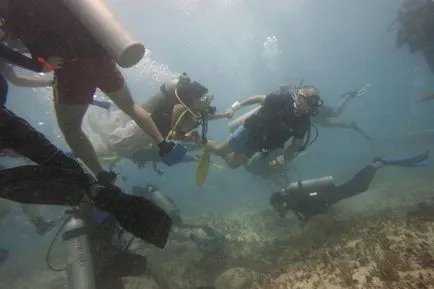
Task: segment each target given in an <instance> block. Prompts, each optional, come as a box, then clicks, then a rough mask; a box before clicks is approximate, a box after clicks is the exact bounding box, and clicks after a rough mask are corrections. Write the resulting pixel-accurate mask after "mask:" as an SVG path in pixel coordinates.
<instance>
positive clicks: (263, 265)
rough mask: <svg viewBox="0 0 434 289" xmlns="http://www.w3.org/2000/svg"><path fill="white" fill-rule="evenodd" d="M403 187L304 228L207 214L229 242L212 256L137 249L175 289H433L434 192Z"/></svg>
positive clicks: (58, 279)
mask: <svg viewBox="0 0 434 289" xmlns="http://www.w3.org/2000/svg"><path fill="white" fill-rule="evenodd" d="M400 189H402V190H404V191H406V193H405V194H401V195H400V194H398V193H396V190H397V188H394V189H393V191H394V192H393V194H391V190H392V189H391V188H390V187H388V188H386V187H384V186H377V187H376V189H374V191H375V192H370V193H371V194H379V195H380V198H377V199H376V200H375V206H374V205H372V204H370V205H369V206H368V209H359V210H351V205H348V204H346V203H345V202H344V204H339V205H338V206H337V207H336V208H334V209H333V210H332V211H331V212H329V213H328V214H326V215H322V216H318V217H315V218H314V219H313V220H311V221H310V222H309V223H307V224H301V223H300V222H299V221H297V219H296V218H295V217H289V218H286V219H280V218H279V217H277V216H276V215H275V214H274V212H272V211H271V210H257V209H256V210H255V209H252V208H238V210H236V211H233V212H224V213H222V212H220V213H215V214H207V215H204V216H203V217H201V218H200V220H201V222H205V223H208V224H210V225H211V226H212V227H214V228H215V229H217V230H219V231H221V232H222V233H223V234H224V235H225V237H226V243H225V246H224V247H223V248H222V249H221V250H219V251H218V252H215V253H213V254H202V253H200V252H198V251H197V250H196V249H195V247H194V245H193V244H192V243H191V242H177V241H171V242H169V244H168V246H167V247H166V248H165V249H164V250H154V249H150V248H149V247H147V246H144V245H143V244H141V243H137V244H135V246H134V247H135V248H134V249H135V250H136V251H137V252H138V253H142V254H146V255H147V256H148V259H149V260H150V262H151V264H156V265H157V266H156V267H158V269H159V270H160V271H161V272H163V273H164V275H165V276H166V277H167V279H168V281H169V282H170V284H171V287H172V288H176V289H178V288H180V289H192V288H196V287H198V286H205V285H214V286H215V287H216V288H217V289H323V288H324V289H341V288H351V289H376V288H391V289H401V288H402V289H403V288H414V289H425V288H434V192H433V190H432V189H431V186H421V185H420V183H418V185H417V186H415V185H411V184H408V186H407V187H401V188H400ZM409 189H411V190H413V192H412V193H411V198H409V194H408V190H409ZM391 195H392V196H393V197H391ZM186 221H191V222H198V218H195V219H190V220H189V219H188V218H187V220H186ZM41 266H42V265H41ZM40 268H45V267H40ZM1 282H3V284H2V283H1ZM124 284H125V288H126V289H133V288H137V289H139V288H149V289H151V288H157V286H156V284H155V283H154V282H153V281H152V279H150V278H148V277H140V278H139V277H127V278H125V279H124ZM0 288H8V289H39V288H41V289H42V288H43V289H60V288H66V285H65V277H64V273H54V272H50V271H48V270H45V269H42V270H41V269H39V270H35V271H34V272H32V273H30V274H26V275H24V276H23V277H21V278H19V279H17V280H9V281H8V282H5V280H4V278H1V280H0Z"/></svg>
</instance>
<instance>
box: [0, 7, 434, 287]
mask: <svg viewBox="0 0 434 289" xmlns="http://www.w3.org/2000/svg"><path fill="white" fill-rule="evenodd" d="M0 17H1V19H2V21H1V33H2V34H3V37H2V42H1V44H0V57H1V61H2V63H3V65H2V66H3V69H2V71H1V72H0V73H1V75H0V85H1V87H0V93H1V96H0V104H1V108H0V150H1V151H2V153H3V154H4V155H8V156H11V155H18V156H21V157H24V158H27V159H29V160H31V161H32V162H34V163H35V164H31V165H23V166H18V167H12V168H4V169H1V170H0V198H2V199H4V202H7V201H6V200H10V201H15V202H19V203H22V204H24V206H27V205H60V206H69V207H72V209H70V210H68V211H67V212H66V217H65V218H64V220H65V221H64V224H63V226H62V230H63V231H64V233H63V235H62V238H63V240H64V241H65V242H66V244H67V247H68V255H69V258H68V263H67V274H68V282H69V288H71V289H78V288H80V289H94V288H122V286H123V285H122V282H121V279H120V278H121V277H123V276H134V275H141V274H144V273H150V274H152V275H153V276H154V279H155V280H156V282H157V284H158V285H159V287H160V288H170V285H169V282H168V281H167V280H166V279H165V278H164V276H163V275H162V274H160V272H159V270H158V269H156V267H153V266H151V265H150V264H148V263H147V260H146V258H145V257H143V256H140V255H137V254H135V253H133V252H131V251H130V250H129V247H130V245H131V240H126V236H127V234H125V232H128V233H130V234H132V235H133V236H134V237H136V238H140V239H142V240H143V241H145V242H147V243H150V244H153V245H154V246H156V247H158V248H164V247H165V246H166V244H167V242H168V240H169V239H170V240H173V241H176V240H191V241H193V242H194V244H195V245H196V247H197V248H198V250H200V251H201V252H203V253H215V252H219V250H220V249H221V248H222V246H223V245H224V236H223V235H222V234H220V233H219V232H217V231H216V230H214V229H212V228H211V227H210V226H207V225H194V224H185V223H184V222H183V221H182V218H181V216H180V211H179V209H178V208H177V207H176V205H175V204H174V203H173V201H172V200H170V199H169V198H168V197H167V196H165V195H164V194H163V193H162V192H161V191H159V190H158V189H157V188H156V187H155V186H152V185H148V186H146V187H139V186H138V187H135V188H134V189H133V192H132V194H126V193H124V192H123V191H122V190H121V189H120V188H119V187H117V186H116V185H115V184H114V183H115V182H116V173H114V172H112V171H105V170H104V169H103V168H102V166H101V164H100V162H99V161H98V157H101V156H104V155H105V153H99V152H98V151H96V150H95V149H94V148H93V147H92V144H91V142H90V141H89V140H88V138H87V136H86V135H85V134H84V132H83V130H82V128H81V123H82V119H83V117H84V114H85V112H86V111H87V108H88V106H89V105H91V104H92V105H96V106H100V107H103V108H107V107H108V106H111V105H113V104H112V103H107V102H101V101H95V100H93V95H94V93H95V91H96V89H97V88H99V89H100V90H101V91H103V92H104V93H105V94H106V95H107V96H108V97H109V98H110V99H111V100H112V102H113V103H114V104H116V105H117V106H118V107H119V109H120V110H122V111H123V112H124V113H125V114H126V115H128V116H129V117H130V118H131V119H132V121H131V122H130V123H128V124H127V126H125V127H123V128H119V129H120V130H119V131H116V130H115V131H114V134H113V135H109V136H108V137H107V138H106V139H107V141H108V142H109V143H108V146H107V147H108V151H109V152H110V153H109V155H110V154H111V153H113V152H114V153H115V154H116V155H118V156H120V157H122V158H129V159H131V160H132V161H133V162H135V163H136V164H138V165H139V166H142V165H144V164H145V163H146V162H154V163H155V162H158V161H161V162H163V163H164V164H166V165H168V166H173V165H175V164H177V163H180V162H183V161H192V160H194V161H198V170H197V173H196V179H197V182H198V183H203V182H204V180H205V179H206V175H207V169H208V166H209V162H210V156H211V155H212V154H215V155H217V156H219V157H221V158H222V159H223V160H224V161H225V162H226V164H227V165H228V166H229V167H230V168H234V169H235V168H238V167H240V166H245V167H246V168H248V167H249V165H250V164H251V162H252V160H254V159H261V160H262V159H264V157H266V156H267V155H269V154H270V153H272V152H274V151H277V150H280V149H282V148H283V147H284V146H285V143H286V142H288V141H289V140H290V141H291V143H290V144H289V146H288V147H287V148H286V149H285V150H284V151H283V153H282V154H279V155H278V156H277V157H276V158H275V159H273V166H277V167H280V168H284V167H285V164H286V163H289V162H291V160H292V159H293V158H294V156H296V154H297V153H298V152H300V151H302V150H304V149H306V148H307V146H308V145H309V144H310V143H311V142H312V141H311V140H310V135H311V133H310V131H311V127H312V122H315V121H316V122H317V123H318V124H319V125H324V126H332V127H340V128H348V129H352V130H354V131H356V132H358V133H360V134H361V135H363V136H364V137H366V138H369V137H368V136H367V135H366V134H365V133H364V132H363V131H362V130H361V129H360V128H359V127H358V126H357V125H356V124H354V123H338V122H333V121H332V120H331V118H334V117H337V116H338V115H339V114H340V112H341V111H342V109H343V107H344V105H345V103H346V102H347V101H348V100H349V99H350V98H352V97H355V96H361V95H363V94H364V93H365V92H366V91H367V88H368V86H365V87H364V88H362V89H360V90H356V91H351V92H349V93H346V94H345V95H344V96H343V99H342V102H341V103H340V104H339V106H338V108H337V109H332V108H329V107H325V106H324V105H323V101H322V99H321V97H320V95H319V91H318V89H317V88H315V87H314V86H311V85H300V86H297V87H281V88H280V89H279V90H278V91H276V92H273V93H270V94H267V95H256V96H252V97H249V98H246V99H245V100H242V101H236V102H235V103H233V104H232V105H231V107H230V108H229V109H227V110H226V111H225V112H217V111H216V109H215V107H213V106H212V105H211V104H212V100H213V95H212V94H211V93H210V92H209V91H208V89H207V88H206V87H204V86H203V85H201V84H200V83H198V82H196V81H192V80H191V79H190V78H189V77H188V76H187V75H186V74H182V75H180V77H179V78H177V79H174V80H172V81H169V82H167V83H165V84H163V85H162V86H161V88H160V90H159V91H158V92H157V93H156V94H155V95H154V97H151V98H150V99H149V100H148V101H147V102H146V103H145V104H144V105H141V106H139V105H136V104H135V103H134V101H133V99H132V97H131V94H130V91H129V89H128V87H127V84H126V82H125V81H124V79H123V77H122V74H121V72H120V71H119V69H118V67H117V65H119V66H121V67H130V66H133V65H134V64H136V63H137V62H138V61H140V59H141V58H142V57H143V55H144V47H143V46H142V45H141V44H139V43H138V42H136V41H134V39H132V37H131V36H130V35H129V34H128V32H126V31H125V30H124V29H123V28H122V27H121V25H120V24H119V23H118V22H116V21H113V23H110V22H107V21H104V19H114V17H113V15H112V14H111V12H110V11H109V10H108V8H107V7H106V6H105V4H104V3H103V2H102V1H95V0H77V1H66V0H65V1H59V0H13V1H9V0H0ZM53 23H56V25H52V24H53ZM26 54H29V55H30V57H28V56H27V55H26ZM14 66H17V67H21V68H24V69H28V70H31V71H34V72H38V73H39V72H53V74H54V80H47V79H42V78H39V77H37V78H34V79H33V78H29V77H20V76H18V75H16V74H15V73H14V72H13V67H14ZM8 82H11V83H13V84H16V85H20V86H29V87H31V86H33V87H41V86H52V87H53V101H54V108H55V111H56V116H57V120H58V124H59V127H60V129H61V131H62V133H63V135H64V137H65V140H66V142H67V144H68V146H69V147H70V148H71V150H72V153H68V152H64V151H62V150H60V149H58V148H57V147H56V146H55V145H53V144H52V143H51V142H50V141H49V140H48V139H47V138H46V137H45V136H44V135H43V134H41V133H40V132H38V131H37V130H36V129H35V128H33V127H32V126H31V125H30V124H29V123H28V122H27V121H26V120H24V119H23V118H21V117H19V116H17V115H16V114H15V113H13V112H12V111H11V110H9V109H8V108H7V106H6V104H7V96H8ZM254 104H258V105H259V106H258V108H255V109H254V110H253V111H251V112H250V113H248V114H247V115H245V116H243V117H241V118H240V119H238V120H236V121H234V125H233V126H232V133H231V134H230V136H229V137H228V139H227V140H225V141H224V142H222V143H217V142H215V141H213V140H211V139H208V138H207V128H208V126H207V124H208V121H209V120H213V119H218V118H232V117H233V115H234V114H235V113H236V112H237V111H238V110H239V109H240V108H241V107H244V106H249V105H254ZM131 126H133V129H131ZM200 126H201V127H202V130H201V131H200V132H198V131H197V130H196V129H197V128H198V127H200ZM122 129H127V130H128V132H130V133H128V134H127V136H128V137H122V136H124V135H125V134H123V133H122V131H121V130H122ZM131 132H132V133H131ZM119 136H121V137H119ZM194 149H203V153H202V154H201V155H200V156H199V159H196V157H191V156H188V154H187V151H188V150H194ZM258 156H259V157H258ZM428 156H429V151H426V152H423V153H421V154H417V155H414V156H409V157H401V158H394V159H393V158H375V159H374V160H373V161H372V163H371V164H370V165H368V166H367V167H365V168H363V169H362V170H361V171H360V172H358V173H357V174H356V175H355V176H354V178H353V179H352V180H350V181H349V182H347V183H345V184H343V185H340V186H335V185H334V183H333V178H332V177H324V178H319V179H312V180H306V181H297V182H294V183H291V184H289V185H288V186H285V188H284V189H282V191H279V192H276V193H273V194H272V196H271V198H270V201H271V204H272V206H273V207H274V208H275V210H276V211H277V212H278V213H279V215H281V216H284V215H285V214H286V213H287V212H289V211H291V210H292V211H293V212H295V213H296V214H297V216H299V218H300V219H302V220H308V219H310V218H311V217H312V216H314V215H316V214H319V213H325V212H326V211H327V209H328V208H329V207H330V206H333V205H334V204H336V203H337V202H339V201H340V200H342V199H345V198H349V197H352V196H354V195H356V194H359V193H362V192H364V191H366V190H367V189H368V188H369V185H370V183H371V181H372V179H373V177H374V176H375V173H376V172H377V170H378V168H380V167H382V166H384V165H398V166H407V167H420V166H425V165H427V163H428ZM265 167H266V168H267V169H266V170H265V171H267V172H268V171H269V168H270V167H269V166H268V163H267V164H266V166H265ZM2 202H3V201H2ZM5 207H6V209H5V210H4V212H5V213H4V214H6V213H7V211H8V209H7V207H8V206H7V205H5ZM24 211H28V210H26V209H24ZM28 216H29V218H30V220H31V221H32V222H33V223H34V224H35V226H36V229H37V231H38V232H39V233H40V234H41V235H43V234H45V233H46V232H48V231H50V230H51V229H52V228H53V226H54V223H53V222H50V221H45V220H44V218H43V217H41V216H40V214H39V213H38V212H37V211H36V212H33V213H32V214H30V213H29V214H28ZM183 230H190V231H192V230H203V233H204V234H194V233H188V234H186V233H185V232H183ZM7 256H8V252H7V250H5V249H2V250H1V251H0V259H3V261H5V260H6V259H7ZM0 263H1V260H0ZM50 267H51V266H50ZM204 288H205V287H204ZM206 288H208V287H206Z"/></svg>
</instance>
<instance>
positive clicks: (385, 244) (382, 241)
mask: <svg viewBox="0 0 434 289" xmlns="http://www.w3.org/2000/svg"><path fill="white" fill-rule="evenodd" d="M377 244H378V246H379V247H380V248H381V249H383V250H385V251H387V250H390V246H391V245H392V241H390V239H389V238H388V237H387V236H385V235H382V236H379V237H378V238H377Z"/></svg>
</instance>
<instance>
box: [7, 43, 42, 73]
mask: <svg viewBox="0 0 434 289" xmlns="http://www.w3.org/2000/svg"><path fill="white" fill-rule="evenodd" d="M0 57H1V58H3V59H4V60H5V61H7V62H10V63H12V64H14V65H18V66H20V67H22V68H25V69H28V70H32V71H34V72H42V71H43V70H44V64H43V63H40V62H38V61H36V60H34V59H32V58H29V57H27V56H24V55H22V54H21V53H19V52H16V51H15V50H13V49H10V48H9V47H7V46H6V45H4V44H0Z"/></svg>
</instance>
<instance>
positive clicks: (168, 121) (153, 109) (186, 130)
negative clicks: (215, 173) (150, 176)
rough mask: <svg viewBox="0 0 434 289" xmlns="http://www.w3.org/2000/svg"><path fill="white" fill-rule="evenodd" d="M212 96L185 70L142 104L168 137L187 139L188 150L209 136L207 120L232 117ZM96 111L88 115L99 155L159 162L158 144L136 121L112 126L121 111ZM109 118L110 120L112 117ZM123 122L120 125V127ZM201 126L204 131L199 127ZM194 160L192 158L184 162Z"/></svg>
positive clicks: (162, 132)
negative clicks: (222, 111)
mask: <svg viewBox="0 0 434 289" xmlns="http://www.w3.org/2000/svg"><path fill="white" fill-rule="evenodd" d="M212 101H213V95H212V94H211V93H210V92H209V91H208V89H207V88H206V87H204V86H202V85H201V84H200V83H198V82H196V81H191V80H190V78H189V77H188V76H187V74H186V73H183V74H181V75H180V76H179V78H176V79H173V80H171V81H169V82H166V83H164V84H163V85H161V87H160V91H158V92H156V93H155V94H154V95H153V96H152V97H151V98H149V99H148V100H147V101H146V102H145V103H143V104H141V107H142V108H143V109H145V110H146V111H148V112H149V113H150V114H151V118H152V120H153V121H154V122H155V124H156V126H157V128H158V130H159V131H160V133H161V135H162V136H163V137H165V138H167V139H172V140H177V141H182V142H186V146H189V149H187V150H191V148H192V147H193V148H195V149H198V148H199V146H200V144H201V143H202V142H204V140H205V139H206V134H207V129H208V121H209V120H215V119H220V118H230V117H231V116H232V114H231V113H230V111H227V112H224V113H220V112H216V108H215V107H213V106H211V102H212ZM98 115H100V116H102V115H101V114H98V113H97V112H96V111H95V113H94V114H92V113H91V114H90V115H89V116H88V118H87V123H88V126H89V127H90V132H89V134H90V140H91V142H92V143H93V145H94V147H95V151H96V154H97V155H98V156H99V157H100V158H103V159H104V158H106V159H107V158H113V157H117V159H120V158H127V159H129V160H131V161H132V162H133V163H135V164H136V165H137V166H139V167H143V166H144V165H145V164H146V163H147V162H152V163H153V164H154V167H155V166H156V162H157V161H159V155H158V147H157V145H156V143H155V142H154V141H153V140H152V139H151V138H150V137H149V136H148V135H147V134H145V133H144V132H143V131H142V130H141V129H140V128H139V127H138V126H137V124H136V123H135V122H133V121H129V122H127V123H126V124H125V125H121V124H116V125H109V123H110V122H111V119H113V117H112V116H114V118H115V119H120V118H121V117H120V116H118V115H119V111H110V112H109V113H106V114H105V116H106V117H104V118H106V119H103V118H101V117H100V118H99V119H98V118H97V117H98ZM109 118H110V119H109ZM119 125H121V126H119ZM200 125H201V126H202V132H201V133H199V132H197V131H196V128H198V127H199V126H200ZM186 161H187V162H189V161H191V157H187V158H184V159H182V160H181V162H186Z"/></svg>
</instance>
